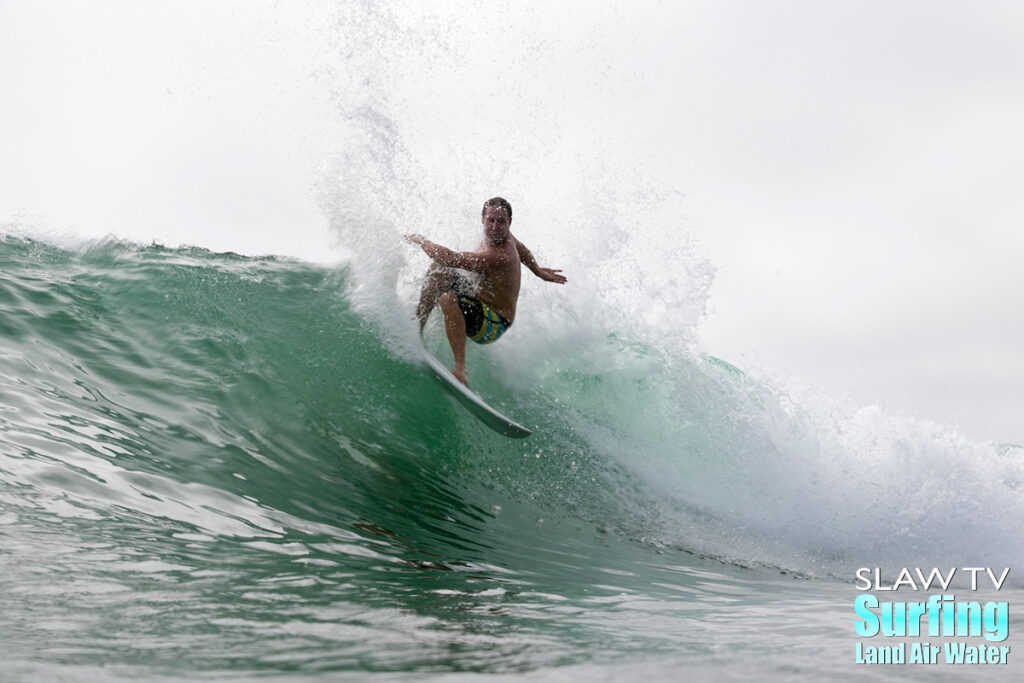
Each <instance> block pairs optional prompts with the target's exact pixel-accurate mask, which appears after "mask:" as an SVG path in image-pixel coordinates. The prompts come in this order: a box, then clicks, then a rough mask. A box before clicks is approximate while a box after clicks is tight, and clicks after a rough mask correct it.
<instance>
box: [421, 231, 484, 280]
mask: <svg viewBox="0 0 1024 683" xmlns="http://www.w3.org/2000/svg"><path fill="white" fill-rule="evenodd" d="M403 239H404V240H405V241H406V242H411V243H412V244H418V245H419V246H420V249H422V250H423V253H425V254H426V255H427V256H429V257H430V259H431V260H432V261H434V262H435V263H437V264H438V265H441V266H447V267H449V268H462V269H463V270H473V271H478V270H480V269H481V268H482V267H483V266H484V265H485V264H486V262H487V259H486V257H485V256H484V255H482V254H476V253H473V252H466V251H452V250H451V249H449V248H448V247H444V246H441V245H440V244H438V243H437V242H431V241H430V240H428V239H427V238H426V237H424V236H423V235H418V234H413V235H403Z"/></svg>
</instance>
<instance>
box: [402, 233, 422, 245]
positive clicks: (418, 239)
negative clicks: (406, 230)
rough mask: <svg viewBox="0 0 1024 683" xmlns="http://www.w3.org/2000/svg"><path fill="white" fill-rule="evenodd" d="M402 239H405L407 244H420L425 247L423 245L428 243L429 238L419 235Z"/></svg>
mask: <svg viewBox="0 0 1024 683" xmlns="http://www.w3.org/2000/svg"><path fill="white" fill-rule="evenodd" d="M402 239H404V240H405V241H406V242H409V243H410V244H418V245H420V246H423V243H424V242H426V241H427V238H426V237H424V236H423V235H420V234H419V233H412V234H409V235H402Z"/></svg>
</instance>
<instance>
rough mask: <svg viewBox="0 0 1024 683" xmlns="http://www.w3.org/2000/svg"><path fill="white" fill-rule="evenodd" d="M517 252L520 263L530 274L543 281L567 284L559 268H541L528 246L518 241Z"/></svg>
mask: <svg viewBox="0 0 1024 683" xmlns="http://www.w3.org/2000/svg"><path fill="white" fill-rule="evenodd" d="M516 250H517V251H518V252H519V261H520V263H522V264H523V265H524V266H526V267H527V268H529V269H530V272H531V273H533V274H534V275H536V276H537V277H539V278H540V279H541V280H547V281H548V282H557V283H558V284H560V285H561V284H565V281H566V280H565V276H564V275H562V271H561V269H558V268H541V267H540V265H539V264H538V263H537V259H535V258H534V257H533V254H532V253H530V250H529V249H527V248H526V245H525V244H523V243H522V242H520V241H519V240H516Z"/></svg>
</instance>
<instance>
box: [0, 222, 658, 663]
mask: <svg viewBox="0 0 1024 683" xmlns="http://www.w3.org/2000/svg"><path fill="white" fill-rule="evenodd" d="M0 255H2V256H0V264H2V267H0V272H2V276H0V326H2V327H0V335H2V336H0V339H2V346H0V404H2V406H3V407H2V409H0V433H2V436H3V438H2V445H0V496H2V501H3V512H2V513H0V522H2V524H0V535H2V539H3V545H4V548H5V551H6V552H4V553H2V554H0V565H2V566H0V572H2V573H3V574H4V575H5V576H7V577H9V578H10V580H11V584H10V585H11V590H9V591H5V592H4V593H3V597H2V598H0V600H2V604H0V608H2V609H3V611H4V614H5V615H7V616H8V618H9V619H10V621H9V624H10V626H9V628H8V633H7V634H6V635H7V638H5V645H3V646H2V648H0V649H6V650H7V652H8V655H9V656H8V658H7V659H8V661H10V662H14V663H17V662H18V661H21V660H22V658H24V657H26V655H25V653H26V652H35V653H36V654H38V656H39V658H40V661H45V662H47V663H49V664H52V665H54V666H58V665H59V666H86V667H89V666H101V665H103V666H107V665H109V664H116V665H118V666H124V667H128V668H127V669H125V671H129V672H130V671H133V670H134V669H132V668H131V667H143V671H144V672H149V673H152V672H153V671H165V672H176V673H179V674H180V673H181V671H182V670H183V669H182V668H181V667H184V670H194V671H210V670H219V669H231V670H239V669H241V670H252V671H264V672H266V671H292V670H300V669H301V670H309V671H320V670H338V669H342V670H344V669H356V670H367V671H370V670H375V669H383V670H394V669H398V670H402V669H417V670H422V669H423V668H424V667H426V668H427V669H428V670H429V669H432V668H436V669H438V670H459V669H471V670H503V669H513V670H514V669H516V668H519V667H524V666H532V665H528V664H527V662H530V661H532V657H533V656H532V655H529V656H528V655H526V654H525V653H526V652H527V651H528V650H529V649H530V648H535V647H540V648H542V649H543V653H544V654H543V657H542V659H543V660H544V661H547V660H549V659H550V660H552V661H565V662H573V661H589V660H590V659H592V658H593V656H594V655H593V653H590V654H587V653H586V651H585V650H586V648H584V650H580V649H579V646H580V644H581V643H586V642H588V641H595V642H596V641H597V640H600V641H601V642H616V641H618V642H621V643H622V644H623V647H626V646H628V647H636V646H637V645H638V643H645V644H644V645H643V647H645V648H647V649H651V648H652V647H653V649H654V650H655V651H657V650H658V649H659V648H660V647H661V645H658V643H657V641H654V643H653V644H652V643H651V642H647V641H646V636H644V635H643V634H642V633H634V634H632V635H630V634H628V632H627V633H617V632H616V631H614V630H609V629H607V628H605V627H602V626H600V625H599V624H593V623H588V622H589V621H590V620H589V617H587V616H585V615H587V612H586V611H584V610H583V607H582V605H583V604H584V603H585V602H586V601H587V600H589V599H591V598H593V597H594V594H595V590H596V589H595V588H594V586H595V585H599V584H600V585H603V584H610V583H615V582H614V581H613V580H612V579H614V577H620V579H622V580H623V581H627V579H628V577H630V576H632V577H633V578H632V579H628V581H635V580H636V579H635V576H636V574H635V572H634V571H633V570H634V569H636V567H635V564H636V557H635V555H636V549H635V548H633V547H625V546H624V545H623V543H624V541H622V540H621V539H619V540H616V539H614V537H612V536H609V534H608V528H606V527H607V526H608V525H605V526H604V527H599V526H597V525H595V524H594V523H593V520H594V519H595V518H596V517H602V518H603V517H604V515H601V514H599V513H598V511H597V509H596V508H597V507H599V506H600V505H601V502H600V501H601V500H602V498H604V495H603V494H601V495H595V494H594V492H593V489H594V487H599V486H601V487H603V486H604V485H605V483H606V481H607V476H608V471H609V468H608V466H607V464H601V463H599V462H596V461H595V457H596V456H595V454H594V453H592V452H590V451H588V449H586V448H585V447H584V446H582V445H581V443H580V442H579V440H578V439H577V438H576V436H575V434H573V432H572V430H571V429H570V428H566V427H559V429H557V430H556V429H553V428H552V426H553V425H557V424H558V422H559V421H558V419H552V418H550V417H545V416H548V415H550V414H551V412H552V409H553V407H554V406H555V400H554V399H552V398H549V399H545V400H539V399H538V397H539V394H534V395H533V396H530V395H522V396H514V395H511V394H508V392H506V393H505V394H504V395H498V396H497V401H498V403H499V404H501V405H502V406H503V407H505V408H507V409H509V410H511V411H515V412H517V413H521V414H522V415H523V419H526V420H530V421H532V422H533V423H534V424H537V425H538V427H540V429H541V433H540V434H538V435H536V436H535V437H532V438H531V440H529V442H528V443H524V442H513V441H510V440H507V439H503V438H501V437H500V436H497V435H495V434H494V433H492V432H490V431H489V430H487V429H486V428H484V427H482V426H481V425H480V424H478V423H477V422H476V421H475V420H474V419H473V418H472V417H470V416H469V415H467V414H466V413H465V412H464V411H463V410H462V409H461V408H460V407H459V406H458V405H457V404H456V403H454V402H453V401H452V400H451V399H449V398H448V397H447V396H446V395H445V394H444V393H442V392H441V391H440V390H439V388H438V387H437V386H436V385H435V384H434V381H433V380H432V379H431V377H430V376H429V374H428V373H427V372H426V371H425V369H423V368H421V367H419V366H417V365H416V364H414V363H412V362H410V361H409V360H407V359H405V358H403V357H402V354H401V353H396V352H392V351H389V350H388V348H387V345H386V344H384V343H382V341H381V339H380V337H379V335H378V334H377V332H376V331H375V330H374V329H373V328H372V327H371V326H370V325H369V324H368V323H367V322H366V321H365V320H364V319H363V318H362V317H360V316H359V315H357V314H356V313H355V312H353V310H352V309H351V307H350V305H349V304H348V299H347V297H346V287H347V276H346V273H345V271H344V270H333V269H327V268H319V267H315V266H309V265H304V264H301V263H296V262H293V261H287V260H278V259H272V258H264V259H253V258H243V257H238V256H234V255H230V254H211V253H208V252H205V251H201V250H187V249H186V250H167V249H163V248H159V247H151V248H137V247H133V246H130V245H121V244H116V243H105V244H101V245H97V246H94V247H93V248H91V249H89V250H86V251H83V252H69V251H63V250H60V249H57V248H53V247H49V246H47V245H44V244H41V243H38V242H33V241H28V240H19V239H13V238H12V239H7V240H6V241H5V242H4V243H3V244H2V245H0ZM478 380H479V382H480V386H481V387H482V390H490V391H492V393H496V392H497V390H498V389H499V388H500V384H499V383H498V382H497V380H496V379H495V378H494V377H492V376H488V374H487V372H486V371H481V372H479V373H478ZM535 399H537V401H536V402H535ZM531 403H533V405H534V407H533V409H531V410H525V409H524V406H529V405H531ZM606 512H607V511H606ZM612 526H614V525H612ZM644 557H646V556H644ZM625 565H630V566H631V567H632V569H628V568H626V566H625ZM648 572H655V573H657V572H663V573H668V574H672V575H676V574H677V572H675V571H674V570H670V569H664V568H660V569H659V568H651V569H649V570H648ZM674 580H678V577H677V579H674ZM628 581H627V582H628ZM644 583H646V581H645V582H644ZM610 590H611V589H606V590H596V592H597V593H600V594H603V593H606V592H609V591H610ZM621 590H627V589H626V588H622V589H621ZM54 596H57V597H58V599H56V600H55V599H54ZM645 599H649V598H645ZM550 609H557V610H564V611H565V614H566V619H565V620H561V619H560V620H557V621H556V620H551V619H547V618H545V614H546V611H547V610H550ZM574 614H579V615H583V616H581V617H580V619H579V620H578V623H577V624H576V625H575V626H571V623H572V621H573V616H572V615H574ZM510 619H511V620H512V622H513V628H512V630H513V631H515V632H516V633H517V634H518V635H516V636H515V637H512V638H506V637H504V634H506V633H507V632H508V631H509V625H508V621H509V620H510ZM567 624H570V626H569V632H571V633H572V634H573V635H572V636H571V637H568V638H566V637H565V636H564V629H565V628H566V627H567ZM499 634H501V637H499ZM559 634H562V635H559ZM271 636H273V637H271ZM608 638H613V640H612V641H609V640H608ZM26 661H28V662H31V661H34V660H33V658H32V657H28V658H27V660H26ZM24 665H25V666H29V664H24ZM12 666H13V664H12ZM33 671H34V672H35V673H40V672H39V671H37V670H33ZM42 673H43V674H45V673H52V672H50V671H49V670H48V669H43V670H42Z"/></svg>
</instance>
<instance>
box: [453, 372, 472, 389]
mask: <svg viewBox="0 0 1024 683" xmlns="http://www.w3.org/2000/svg"><path fill="white" fill-rule="evenodd" d="M452 374H453V375H455V379H457V380H459V381H460V382H462V383H463V384H465V385H466V388H467V389H468V388H469V375H467V374H466V368H455V369H454V370H452Z"/></svg>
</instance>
